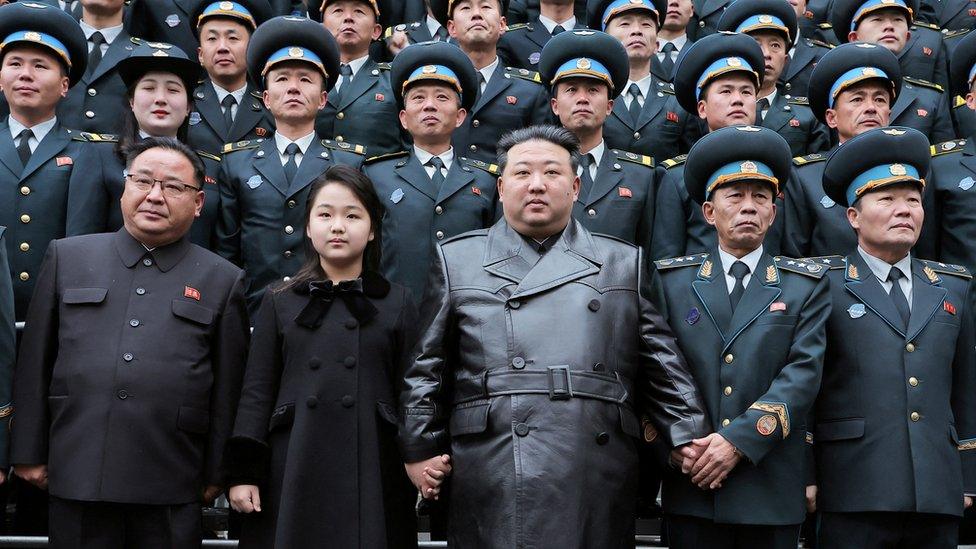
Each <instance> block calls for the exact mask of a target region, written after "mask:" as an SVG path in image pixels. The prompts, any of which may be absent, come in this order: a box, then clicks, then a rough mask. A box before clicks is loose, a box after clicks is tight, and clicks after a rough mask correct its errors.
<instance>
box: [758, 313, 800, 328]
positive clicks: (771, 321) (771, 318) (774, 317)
mask: <svg viewBox="0 0 976 549" xmlns="http://www.w3.org/2000/svg"><path fill="white" fill-rule="evenodd" d="M796 319H797V315H783V314H778V313H772V314H766V315H763V316H762V317H760V318H759V320H757V321H756V324H764V325H773V326H796Z"/></svg>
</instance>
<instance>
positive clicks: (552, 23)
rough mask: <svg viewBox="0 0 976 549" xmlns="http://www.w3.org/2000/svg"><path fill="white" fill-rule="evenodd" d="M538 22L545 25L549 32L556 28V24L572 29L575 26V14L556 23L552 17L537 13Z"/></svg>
mask: <svg viewBox="0 0 976 549" xmlns="http://www.w3.org/2000/svg"><path fill="white" fill-rule="evenodd" d="M539 22H540V23H542V26H543V27H545V28H546V30H547V31H549V34H552V29H554V28H556V25H562V27H563V28H564V29H566V30H573V29H575V28H576V16H575V15H574V16H572V17H570V18H569V19H567V20H565V21H563V22H562V23H557V22H555V21H553V20H552V19H549V18H548V17H546V16H545V15H542V14H539Z"/></svg>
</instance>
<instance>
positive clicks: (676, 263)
mask: <svg viewBox="0 0 976 549" xmlns="http://www.w3.org/2000/svg"><path fill="white" fill-rule="evenodd" d="M706 257H708V254H695V255H686V256H683V257H671V258H668V259H658V260H657V261H655V262H654V265H655V266H657V270H659V271H663V270H665V269H675V268H677V267H694V266H696V265H701V264H702V263H704V262H705V258H706Z"/></svg>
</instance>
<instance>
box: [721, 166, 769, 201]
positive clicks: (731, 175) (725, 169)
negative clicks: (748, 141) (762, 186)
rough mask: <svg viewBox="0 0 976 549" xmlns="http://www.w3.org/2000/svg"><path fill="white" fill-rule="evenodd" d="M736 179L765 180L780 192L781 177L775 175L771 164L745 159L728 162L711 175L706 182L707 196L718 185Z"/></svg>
mask: <svg viewBox="0 0 976 549" xmlns="http://www.w3.org/2000/svg"><path fill="white" fill-rule="evenodd" d="M735 181H765V182H766V183H769V184H771V185H772V186H773V189H775V191H776V193H779V179H777V178H776V176H774V175H773V170H772V169H771V168H770V167H769V166H767V165H766V164H763V163H762V162H756V161H754V160H743V161H741V162H732V163H731V164H726V165H724V166H722V167H721V168H719V169H718V170H716V171H715V173H713V174H712V175H711V176H709V178H708V182H707V183H706V184H705V197H706V198H708V197H710V196H711V194H712V191H714V190H715V189H717V188H718V187H720V186H722V185H724V184H726V183H732V182H735Z"/></svg>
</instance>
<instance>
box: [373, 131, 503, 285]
mask: <svg viewBox="0 0 976 549" xmlns="http://www.w3.org/2000/svg"><path fill="white" fill-rule="evenodd" d="M455 151H457V149H455ZM365 173H366V175H367V176H369V178H370V180H372V181H373V185H374V186H375V188H376V194H377V195H379V197H380V200H382V201H383V205H384V206H385V207H386V214H385V216H384V217H383V258H382V271H383V274H384V276H386V277H387V278H388V279H389V280H390V281H393V282H396V283H398V284H402V285H403V286H406V287H407V289H409V290H410V292H411V293H412V294H413V295H414V296H415V297H414V299H416V300H420V299H421V298H422V297H423V295H424V289H425V287H426V286H427V275H428V273H429V272H430V264H431V261H433V254H434V245H435V244H436V243H438V242H440V241H442V240H444V239H447V238H449V237H452V236H455V235H459V234H461V233H465V232H468V231H473V230H475V229H483V228H485V227H490V226H491V224H492V223H494V222H495V219H497V216H498V215H500V214H501V205H500V204H498V185H497V181H498V168H497V167H495V166H494V165H493V164H486V163H484V162H481V161H479V160H469V159H467V158H458V157H455V158H454V162H452V163H451V168H450V169H449V170H448V171H447V176H445V178H444V184H443V185H442V186H441V188H439V189H438V188H435V187H434V184H433V183H432V182H431V179H430V177H429V176H428V175H427V171H426V170H424V167H423V166H422V165H421V164H420V161H419V160H417V157H416V155H415V154H414V152H413V150H412V149H411V151H410V152H409V153H407V152H404V153H401V154H398V155H393V156H390V157H386V158H377V159H375V160H372V159H371V161H370V162H369V163H368V164H367V165H366V168H365Z"/></svg>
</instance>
